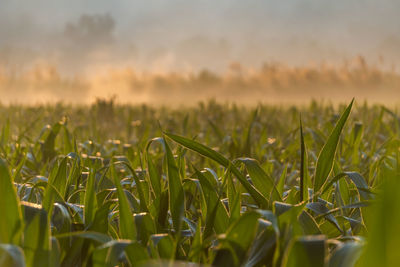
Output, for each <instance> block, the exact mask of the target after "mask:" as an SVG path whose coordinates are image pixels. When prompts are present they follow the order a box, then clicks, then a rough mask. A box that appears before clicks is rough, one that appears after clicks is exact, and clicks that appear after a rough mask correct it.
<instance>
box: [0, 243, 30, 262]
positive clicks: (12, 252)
mask: <svg viewBox="0 0 400 267" xmlns="http://www.w3.org/2000/svg"><path fill="white" fill-rule="evenodd" d="M0 266H4V267H6V266H13V267H25V266H26V265H25V259H24V252H23V251H22V249H21V248H20V247H17V246H14V245H10V244H0Z"/></svg>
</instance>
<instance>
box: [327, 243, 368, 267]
mask: <svg viewBox="0 0 400 267" xmlns="http://www.w3.org/2000/svg"><path fill="white" fill-rule="evenodd" d="M362 247H363V246H362V244H360V243H359V242H346V243H344V244H340V245H338V247H337V248H336V249H335V250H334V251H333V253H332V256H331V257H330V258H329V263H328V267H353V266H354V265H355V263H356V261H357V260H358V258H359V257H360V254H361V250H362Z"/></svg>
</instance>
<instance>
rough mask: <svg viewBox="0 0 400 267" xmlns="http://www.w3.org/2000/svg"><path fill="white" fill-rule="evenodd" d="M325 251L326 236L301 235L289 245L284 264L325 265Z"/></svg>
mask: <svg viewBox="0 0 400 267" xmlns="http://www.w3.org/2000/svg"><path fill="white" fill-rule="evenodd" d="M325 253H326V241H325V237H324V236H321V235H319V236H301V237H298V238H296V239H295V240H294V242H293V243H292V245H291V246H289V247H288V249H287V252H286V255H285V256H284V260H283V263H282V266H285V267H292V266H293V267H297V266H299V264H301V266H304V267H321V266H324V265H325Z"/></svg>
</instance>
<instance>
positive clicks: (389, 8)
mask: <svg viewBox="0 0 400 267" xmlns="http://www.w3.org/2000/svg"><path fill="white" fill-rule="evenodd" d="M399 11H400V2H399V1H396V0H381V1H378V0H365V1H361V0H357V1H356V0H348V1H343V0H340V1H327V0H323V1H321V0H318V1H317V0H290V1H270V0H267V1H255V0H250V1H238V0H230V1H227V0H222V1H210V0H204V1H183V0H170V1H165V0H164V1H162V0H152V1H127V0H125V1H124V0H120V1H105V0H96V1H95V0H86V1H77V0H72V1H45V0H38V1H21V0H17V1H11V0H1V2H0V91H1V92H2V93H3V94H4V95H5V96H4V97H3V98H2V100H1V102H3V103H8V102H32V101H34V102H38V101H39V102H40V101H58V100H62V99H64V100H66V101H70V102H82V103H85V102H90V101H93V99H94V98H95V97H96V96H102V97H107V96H110V95H113V94H116V95H117V96H118V98H119V99H120V100H124V101H126V102H154V101H155V102H163V101H165V98H166V97H168V96H169V97H170V98H172V99H171V101H172V100H174V101H176V102H187V99H188V96H193V97H191V100H194V101H198V100H202V99H206V98H211V97H216V98H218V99H220V100H240V99H242V97H245V98H248V99H247V100H246V101H247V102H252V101H254V100H263V101H268V100H273V101H280V100H281V101H284V100H287V99H288V98H287V97H285V95H286V94H287V93H288V92H291V91H295V92H296V93H295V94H293V93H292V94H291V97H292V98H294V99H298V98H299V97H302V98H303V99H304V100H305V99H309V98H310V97H311V96H314V97H316V98H327V97H330V96H331V92H332V91H333V92H334V93H333V95H334V98H335V97H336V95H338V97H339V98H340V96H342V95H343V92H349V91H350V92H351V93H352V94H353V95H354V96H356V97H358V98H361V99H363V98H367V99H372V100H377V99H376V96H377V95H378V96H382V95H383V93H382V92H385V94H386V96H388V94H389V93H390V95H391V96H393V94H396V96H397V95H400V93H399V91H400V87H399V80H400V78H399V77H398V75H399V74H398V73H399V71H398V66H400V20H399V19H398V14H399ZM266 80H267V81H266ZM361 87H362V88H361ZM305 88H308V90H305ZM357 89H359V90H360V91H357ZM248 90H251V96H254V98H253V97H250V96H249V92H248ZM382 90H383V91H382ZM11 92H12V94H11ZM77 92H79V93H80V97H79V98H76V93H77ZM230 92H233V93H230ZM282 95H283V96H282ZM227 96H229V97H227ZM268 96H270V97H268ZM392 99H393V98H392ZM378 100H380V101H386V100H385V99H384V98H383V97H382V99H378Z"/></svg>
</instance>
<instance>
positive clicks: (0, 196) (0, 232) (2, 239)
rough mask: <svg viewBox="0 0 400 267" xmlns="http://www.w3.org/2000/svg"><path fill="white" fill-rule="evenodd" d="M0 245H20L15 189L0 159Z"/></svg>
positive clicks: (5, 165) (20, 228) (18, 211)
mask: <svg viewBox="0 0 400 267" xmlns="http://www.w3.org/2000/svg"><path fill="white" fill-rule="evenodd" d="M0 214H1V216H2V218H1V220H0V243H7V244H15V245H18V244H19V243H20V238H21V233H22V215H21V207H20V204H19V199H18V197H17V193H16V189H15V187H14V185H13V181H12V180H11V176H10V173H9V171H8V168H7V164H6V162H5V161H4V160H3V159H1V158H0Z"/></svg>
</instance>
